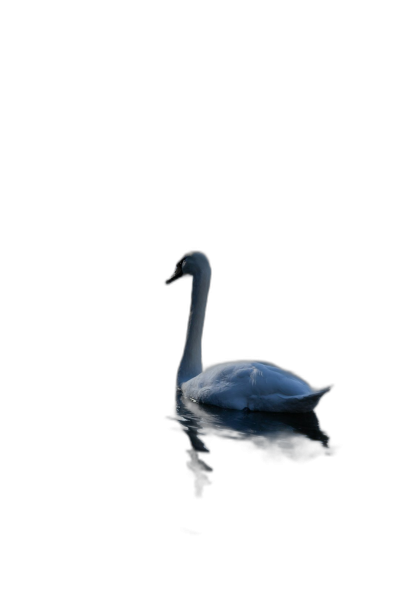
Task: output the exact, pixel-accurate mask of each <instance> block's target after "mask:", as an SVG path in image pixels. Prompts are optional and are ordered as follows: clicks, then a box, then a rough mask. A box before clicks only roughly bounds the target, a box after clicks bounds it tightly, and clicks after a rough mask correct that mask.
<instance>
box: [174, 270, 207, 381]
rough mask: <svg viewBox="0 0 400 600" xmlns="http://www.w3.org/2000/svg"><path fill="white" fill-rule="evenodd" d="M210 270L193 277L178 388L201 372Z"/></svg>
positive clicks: (202, 271)
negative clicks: (202, 338)
mask: <svg viewBox="0 0 400 600" xmlns="http://www.w3.org/2000/svg"><path fill="white" fill-rule="evenodd" d="M210 279H211V269H210V268H208V269H202V270H201V272H199V273H196V274H195V275H194V276H193V287H192V303H191V306H190V315H189V323H188V328H187V335H186V344H185V349H184V351H183V356H182V360H181V364H180V365H179V369H178V386H180V385H181V384H182V383H184V382H185V381H188V380H189V379H192V378H193V377H196V375H198V374H199V373H201V372H202V370H203V366H202V362H201V336H202V335H203V325H204V317H205V314H206V305H207V296H208V290H209V288H210Z"/></svg>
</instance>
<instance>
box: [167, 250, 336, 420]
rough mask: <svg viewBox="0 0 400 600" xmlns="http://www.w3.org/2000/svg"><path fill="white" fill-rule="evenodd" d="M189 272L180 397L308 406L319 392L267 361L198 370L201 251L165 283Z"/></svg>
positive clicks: (226, 403) (298, 409)
mask: <svg viewBox="0 0 400 600" xmlns="http://www.w3.org/2000/svg"><path fill="white" fill-rule="evenodd" d="M182 275H192V277H193V286H192V303H191V307H190V315H189V323H188V329H187V336H186V344H185V349H184V351H183V356H182V360H181V363H180V365H179V369H178V377H177V386H178V389H180V390H181V391H182V394H183V396H184V398H186V399H190V400H192V401H194V402H199V403H204V404H212V405H214V406H220V407H224V408H234V409H237V410H244V409H247V410H259V411H267V412H292V413H303V412H309V411H311V410H313V409H314V408H315V407H316V406H317V404H318V402H319V399H320V398H321V396H322V395H323V394H325V393H326V392H328V391H329V390H330V387H326V388H324V389H322V390H313V389H312V388H311V387H310V386H309V385H308V383H307V382H305V381H304V380H303V379H300V377H297V375H294V374H293V373H290V372H289V371H284V370H283V369H280V368H279V367H277V366H275V365H272V364H270V363H266V362H260V361H248V360H242V361H238V362H229V363H223V364H220V365H215V366H213V367H210V368H208V369H206V370H205V371H203V367H202V361H201V337H202V334H203V325H204V317H205V313H206V305H207V296H208V290H209V287H210V280H211V268H210V264H209V262H208V259H207V257H206V256H205V255H204V254H202V253H201V252H190V253H189V254H186V255H185V256H184V257H183V258H182V259H181V260H180V261H179V262H178V263H177V265H176V269H175V273H174V274H173V275H172V277H171V278H170V279H168V281H166V283H171V282H172V281H175V280H176V279H178V278H179V277H182Z"/></svg>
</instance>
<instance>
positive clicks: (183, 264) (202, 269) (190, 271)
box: [165, 252, 211, 283]
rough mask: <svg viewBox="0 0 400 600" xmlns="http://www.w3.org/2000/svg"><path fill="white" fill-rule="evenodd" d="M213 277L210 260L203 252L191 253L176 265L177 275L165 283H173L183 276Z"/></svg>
mask: <svg viewBox="0 0 400 600" xmlns="http://www.w3.org/2000/svg"><path fill="white" fill-rule="evenodd" d="M202 274H207V275H208V276H210V275H211V267H210V263H209V262H208V258H207V256H206V255H205V254H203V253H202V252H189V253H188V254H185V256H184V257H183V258H181V260H180V261H179V262H178V263H176V269H175V273H174V274H173V275H172V277H170V278H169V279H168V280H167V281H166V282H165V283H172V282H173V281H175V279H179V277H182V275H192V276H195V275H202Z"/></svg>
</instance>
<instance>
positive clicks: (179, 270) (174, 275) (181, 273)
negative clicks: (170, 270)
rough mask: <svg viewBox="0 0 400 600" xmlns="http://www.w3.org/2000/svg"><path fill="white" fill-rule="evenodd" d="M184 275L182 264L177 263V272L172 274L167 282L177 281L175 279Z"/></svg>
mask: <svg viewBox="0 0 400 600" xmlns="http://www.w3.org/2000/svg"><path fill="white" fill-rule="evenodd" d="M182 275H183V271H182V265H180V264H177V265H176V269H175V273H174V274H173V275H172V277H170V278H169V279H167V281H166V282H165V283H172V282H173V281H175V279H179V277H182Z"/></svg>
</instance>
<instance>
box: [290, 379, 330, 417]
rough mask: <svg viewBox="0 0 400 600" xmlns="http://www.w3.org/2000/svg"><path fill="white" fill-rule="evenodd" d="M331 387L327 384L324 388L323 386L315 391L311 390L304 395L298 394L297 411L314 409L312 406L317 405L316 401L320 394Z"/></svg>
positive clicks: (320, 396)
mask: <svg viewBox="0 0 400 600" xmlns="http://www.w3.org/2000/svg"><path fill="white" fill-rule="evenodd" d="M331 388H332V386H331V385H329V386H328V387H326V388H323V389H322V390H316V391H315V392H312V393H311V394H306V395H304V396H299V398H298V399H299V404H298V407H299V409H301V410H299V412H310V411H312V410H314V408H315V407H316V406H317V404H318V402H319V401H320V400H321V398H322V396H323V395H324V394H326V393H327V392H329V390H330V389H331Z"/></svg>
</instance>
